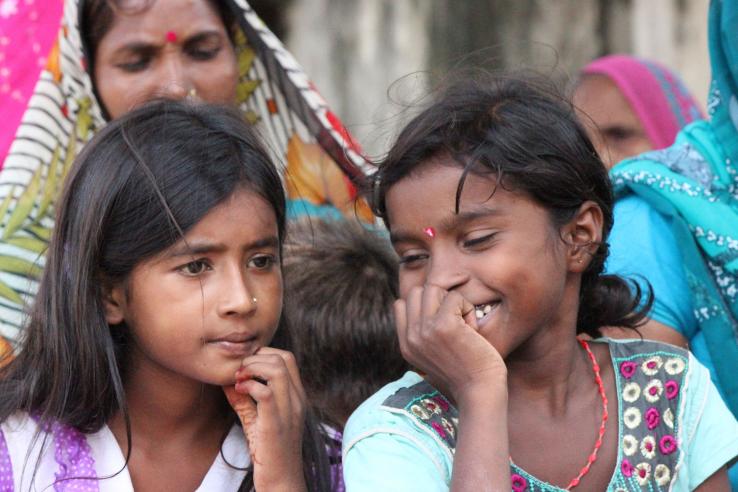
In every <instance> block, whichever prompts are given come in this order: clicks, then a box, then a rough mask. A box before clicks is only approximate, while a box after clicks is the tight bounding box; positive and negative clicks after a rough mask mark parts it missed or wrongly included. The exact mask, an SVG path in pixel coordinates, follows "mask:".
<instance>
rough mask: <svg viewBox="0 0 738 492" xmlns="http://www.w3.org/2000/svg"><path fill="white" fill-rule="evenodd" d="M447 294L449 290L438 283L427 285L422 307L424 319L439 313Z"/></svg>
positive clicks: (424, 290)
mask: <svg viewBox="0 0 738 492" xmlns="http://www.w3.org/2000/svg"><path fill="white" fill-rule="evenodd" d="M446 294H448V291H447V290H445V289H442V288H441V287H439V286H437V285H434V284H426V285H425V287H424V288H423V296H422V300H421V303H422V306H421V308H420V311H421V316H422V317H423V319H424V320H427V319H429V318H431V317H432V316H435V315H436V313H438V308H439V307H440V306H441V303H442V302H443V299H444V298H445V297H446Z"/></svg>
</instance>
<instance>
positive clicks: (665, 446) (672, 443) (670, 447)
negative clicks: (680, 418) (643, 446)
mask: <svg viewBox="0 0 738 492" xmlns="http://www.w3.org/2000/svg"><path fill="white" fill-rule="evenodd" d="M659 448H661V452H662V453H663V454H671V453H673V452H674V451H676V450H677V442H676V439H674V436H672V435H669V434H667V435H665V436H664V437H662V438H661V441H659Z"/></svg>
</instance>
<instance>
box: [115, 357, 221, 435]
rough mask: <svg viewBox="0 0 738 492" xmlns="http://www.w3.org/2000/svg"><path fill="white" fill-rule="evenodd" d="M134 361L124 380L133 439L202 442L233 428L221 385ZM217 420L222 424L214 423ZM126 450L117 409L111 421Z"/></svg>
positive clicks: (122, 427)
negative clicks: (195, 379) (214, 384)
mask: <svg viewBox="0 0 738 492" xmlns="http://www.w3.org/2000/svg"><path fill="white" fill-rule="evenodd" d="M131 362H133V364H131V366H132V367H131V368H130V371H129V372H128V374H127V377H126V381H125V384H124V386H125V391H126V401H127V404H128V415H129V417H130V422H131V435H132V436H133V437H132V440H133V441H134V442H136V443H137V444H136V445H137V446H138V445H139V444H143V445H147V443H152V444H154V443H159V444H162V445H163V444H164V443H167V442H173V441H176V442H178V443H182V441H183V440H184V441H190V442H199V441H202V440H203V439H210V437H212V436H211V434H213V433H217V434H218V435H220V436H222V435H225V433H226V432H227V430H228V428H229V427H230V419H228V418H227V416H228V414H229V410H228V406H227V403H226V402H225V396H224V394H223V391H222V390H221V388H220V387H218V386H212V385H207V384H204V383H201V382H199V381H194V380H192V379H189V378H186V377H183V376H182V375H179V374H175V373H172V372H169V371H164V370H162V369H161V368H160V367H159V368H157V367H153V366H152V365H148V364H136V363H135V362H134V361H131ZM214 422H217V423H223V425H213V423H214ZM108 425H109V427H110V429H111V430H112V431H113V434H114V435H115V437H116V439H117V440H118V443H119V444H120V445H121V448H122V449H124V450H125V449H126V447H127V445H126V443H127V437H126V428H125V419H124V416H123V413H122V412H121V411H118V412H116V414H115V415H114V416H113V418H112V419H111V420H110V422H109V423H108Z"/></svg>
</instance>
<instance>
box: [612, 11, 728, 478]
mask: <svg viewBox="0 0 738 492" xmlns="http://www.w3.org/2000/svg"><path fill="white" fill-rule="evenodd" d="M736 32H738V1H736V0H723V1H718V0H713V1H712V2H711V3H710V11H709V51H710V61H711V66H712V83H711V88H710V93H709V99H708V104H707V113H708V119H707V120H703V121H697V122H694V123H691V124H690V125H688V126H686V127H685V128H683V129H682V130H681V131H680V132H679V133H678V135H677V137H676V141H675V143H674V144H673V145H672V146H670V147H668V148H666V149H662V150H657V151H652V152H648V153H645V154H642V155H640V156H638V157H636V158H633V159H629V160H626V161H624V162H621V163H619V164H618V165H616V166H615V167H614V168H613V169H612V170H611V171H610V176H611V179H612V181H613V184H614V188H615V193H616V198H617V204H616V206H615V210H614V214H615V224H614V227H613V230H612V233H611V235H610V251H611V254H610V258H609V260H608V263H607V265H606V269H607V270H608V272H609V273H613V274H618V275H621V276H625V277H629V278H631V279H633V280H634V281H636V282H638V283H639V284H640V285H641V287H642V288H647V285H646V282H647V283H648V284H650V287H651V288H652V289H653V294H654V296H655V299H654V304H653V309H652V311H651V313H650V320H649V321H648V322H647V323H646V324H645V325H644V326H642V327H641V328H640V331H641V333H642V334H643V336H644V337H646V338H652V339H657V340H663V341H667V342H670V343H675V344H680V345H684V344H686V343H687V342H688V344H689V347H690V349H691V350H692V352H693V353H694V354H695V355H696V356H697V358H698V359H699V360H700V362H702V363H703V364H704V365H705V366H706V367H707V368H708V369H709V370H710V374H711V378H712V380H713V381H714V382H715V384H716V386H717V388H718V390H719V392H720V394H721V396H722V397H723V399H724V400H725V402H726V403H727V405H728V407H729V408H730V409H731V411H732V412H733V414H734V415H738V378H736V374H738V102H737V99H736V96H737V95H738V89H737V88H738V59H736V56H738V38H737V37H736V36H735V33H736ZM608 335H610V336H624V335H625V334H623V333H618V331H617V330H615V329H612V330H610V331H609V332H608ZM717 451H718V450H716V452H717ZM729 475H730V479H731V484H732V486H733V488H734V490H737V489H738V467H736V466H733V467H732V468H731V469H730V470H729Z"/></svg>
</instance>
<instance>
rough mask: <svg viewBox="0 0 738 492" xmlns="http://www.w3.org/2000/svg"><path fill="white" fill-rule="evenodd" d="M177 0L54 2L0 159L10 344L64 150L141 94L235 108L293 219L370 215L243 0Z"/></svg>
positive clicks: (325, 128) (319, 105)
mask: <svg viewBox="0 0 738 492" xmlns="http://www.w3.org/2000/svg"><path fill="white" fill-rule="evenodd" d="M181 5H182V4H181V3H180V2H179V1H173V0H153V1H151V0H150V1H143V0H142V1H140V2H117V1H114V0H66V1H65V4H64V13H63V18H62V27H61V30H60V33H59V36H58V38H57V41H56V43H55V44H54V46H53V48H52V50H51V53H50V54H49V56H48V62H47V66H46V68H45V70H43V71H42V72H41V76H40V78H39V80H38V83H37V84H36V89H35V91H34V94H33V95H32V96H31V98H30V100H29V103H28V107H27V109H26V111H25V113H24V116H23V118H22V121H21V123H20V126H19V127H18V128H17V130H16V131H15V138H14V140H13V142H12V144H11V145H10V149H9V151H8V153H7V155H5V156H0V160H2V162H3V170H2V172H0V335H2V336H4V337H6V338H7V339H9V340H15V339H17V337H18V335H19V327H20V326H21V322H22V314H23V308H24V305H25V303H26V302H27V301H29V300H30V299H32V297H33V295H34V293H35V290H36V279H37V278H38V275H39V273H40V271H41V269H42V268H43V264H44V252H45V249H46V244H47V241H48V239H49V237H50V234H51V230H52V227H53V224H54V218H53V217H54V203H55V200H56V196H57V194H58V192H59V189H60V185H61V183H62V181H63V179H64V176H65V175H66V173H67V171H68V169H69V167H70V165H71V163H72V161H73V160H74V157H75V156H76V155H77V154H78V153H79V151H80V150H81V148H82V147H83V146H84V144H85V143H86V142H87V141H88V140H89V139H90V138H91V137H92V135H93V134H94V133H95V132H96V131H97V130H99V129H100V128H101V127H102V126H104V125H105V123H106V121H108V120H110V119H111V118H116V117H117V116H120V115H121V114H123V113H125V112H127V111H128V110H130V109H132V108H133V107H135V106H136V105H139V104H141V103H143V102H145V101H146V100H149V99H152V98H156V97H162V96H163V97H169V98H176V99H179V98H190V99H194V100H203V101H206V102H216V103H228V104H237V105H238V106H239V107H240V108H241V109H242V110H243V113H244V117H245V118H247V119H248V120H250V121H251V122H253V123H254V124H256V125H257V126H259V128H260V130H261V132H262V134H263V135H264V136H265V137H266V139H267V142H268V143H269V146H270V148H271V149H272V150H273V151H274V153H275V154H276V155H275V157H276V159H275V160H276V161H277V162H286V165H285V166H284V169H283V171H284V173H283V174H284V176H285V184H286V187H287V192H288V196H289V198H290V199H291V202H290V211H291V212H292V214H293V215H295V214H305V213H308V214H325V213H329V214H333V215H335V214H340V212H339V211H344V212H347V213H351V214H354V213H356V211H357V210H358V212H359V214H360V215H363V216H364V217H369V215H368V212H367V209H366V208H364V207H363V206H362V205H361V204H359V207H358V208H357V207H356V205H357V204H356V193H355V187H354V183H356V182H358V181H360V179H361V177H362V176H363V172H362V166H363V165H364V160H363V159H362V157H361V156H360V153H359V151H358V149H357V147H356V145H355V144H354V143H353V141H352V140H351V138H350V136H349V135H348V133H347V132H346V130H345V129H344V128H343V126H342V125H341V123H340V121H339V120H338V119H337V118H336V117H335V115H334V114H333V113H332V112H331V111H330V110H329V109H328V108H327V106H326V104H325V102H324V101H323V99H322V98H321V97H320V95H319V94H318V93H317V91H316V90H315V88H314V87H313V85H312V83H311V82H310V81H309V80H308V78H307V76H306V75H305V73H304V72H303V70H302V69H301V68H300V66H299V65H298V64H297V63H296V61H295V60H294V58H293V57H292V56H291V55H290V54H289V53H288V52H287V51H286V50H285V48H284V47H283V45H282V44H281V43H280V41H279V40H278V39H277V38H276V37H275V36H274V35H273V34H272V33H271V32H270V31H269V30H268V29H267V28H266V27H265V26H264V24H263V23H262V22H261V20H260V19H259V18H258V17H257V16H256V14H255V13H254V11H253V10H252V9H251V7H250V6H249V5H248V4H247V3H246V1H245V0H221V1H215V0H198V1H195V2H193V3H192V4H191V5H188V8H187V9H182V8H181ZM162 19H163V21H162ZM80 23H81V26H80ZM70 294H72V295H73V293H70Z"/></svg>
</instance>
